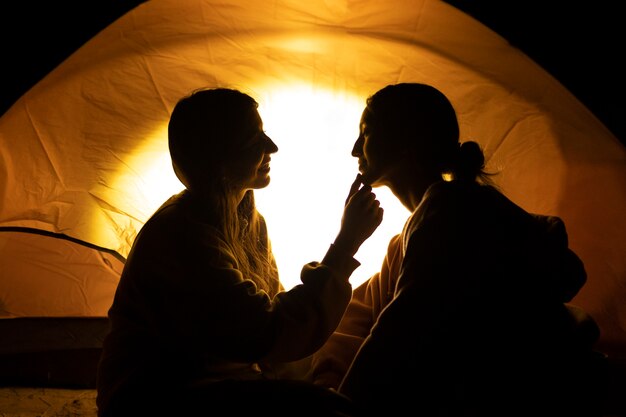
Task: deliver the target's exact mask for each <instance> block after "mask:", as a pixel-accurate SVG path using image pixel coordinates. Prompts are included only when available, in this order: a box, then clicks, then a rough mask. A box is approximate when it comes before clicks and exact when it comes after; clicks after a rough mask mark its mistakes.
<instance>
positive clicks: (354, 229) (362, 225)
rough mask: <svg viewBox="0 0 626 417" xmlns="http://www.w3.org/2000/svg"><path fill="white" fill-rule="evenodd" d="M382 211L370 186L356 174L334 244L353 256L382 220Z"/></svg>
mask: <svg viewBox="0 0 626 417" xmlns="http://www.w3.org/2000/svg"><path fill="white" fill-rule="evenodd" d="M383 212H384V210H383V208H382V207H380V202H379V201H378V200H377V199H376V194H374V193H373V192H372V187H371V186H369V185H367V184H363V183H362V182H361V175H360V174H359V175H357V176H356V179H355V180H354V182H353V183H352V185H351V186H350V191H349V193H348V197H347V198H346V203H345V207H344V210H343V217H342V218H341V228H340V230H339V233H338V234H337V238H336V239H335V242H334V245H335V246H337V247H338V248H340V249H341V250H343V251H345V252H347V253H349V254H350V255H352V256H354V254H356V252H357V251H358V250H359V247H360V246H361V244H363V242H365V241H366V240H367V238H369V237H370V236H371V235H372V233H374V231H375V230H376V229H377V228H378V226H379V225H380V223H381V222H382V221H383Z"/></svg>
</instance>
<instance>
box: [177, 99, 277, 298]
mask: <svg viewBox="0 0 626 417" xmlns="http://www.w3.org/2000/svg"><path fill="white" fill-rule="evenodd" d="M257 107H258V103H257V102H256V100H254V99H253V98H252V97H251V96H249V95H247V94H245V93H243V92H241V91H238V90H235V89H229V88H212V89H200V90H195V91H194V92H192V93H191V94H190V95H188V96H186V97H183V98H182V99H181V100H179V101H178V103H177V104H176V106H175V107H174V110H173V111H172V115H171V116H170V122H169V125H168V144H169V150H170V156H171V159H172V166H173V168H174V172H175V173H176V176H177V177H178V178H179V180H180V181H181V182H182V183H183V184H184V185H185V187H186V188H187V189H188V190H189V192H191V193H192V194H202V196H203V198H204V199H205V200H208V201H210V203H211V206H212V207H211V210H212V211H213V212H214V213H213V214H214V217H215V218H216V219H217V222H218V224H217V227H218V228H219V230H220V231H221V233H222V234H223V238H224V240H225V241H226V242H227V244H228V245H229V246H230V249H231V250H232V252H233V254H234V255H235V257H236V259H237V262H238V268H239V270H240V271H241V272H242V274H243V276H244V278H248V279H250V280H252V281H254V282H255V283H256V284H257V286H258V287H259V288H261V289H263V290H265V291H267V292H268V293H269V294H270V295H274V294H275V293H276V292H277V291H278V289H279V288H280V284H279V282H278V272H277V268H276V264H275V261H274V257H273V254H272V250H271V245H270V242H269V238H268V235H267V230H266V225H265V220H264V219H263V216H261V214H260V213H259V212H258V211H257V209H256V204H255V200H254V193H253V191H252V190H249V191H248V192H246V194H245V196H244V198H243V199H242V201H241V202H239V201H238V198H237V196H236V195H235V194H234V193H233V192H232V191H231V189H232V188H231V187H232V185H233V184H232V183H230V178H228V177H227V176H226V175H224V172H225V171H224V169H225V167H226V166H228V164H230V162H231V161H233V160H234V159H236V158H237V157H238V156H239V150H240V149H241V146H242V143H243V141H244V140H245V132H246V130H245V129H246V126H245V123H244V121H245V120H246V119H245V117H246V116H247V115H248V114H249V112H250V111H251V110H254V109H256V108H257Z"/></svg>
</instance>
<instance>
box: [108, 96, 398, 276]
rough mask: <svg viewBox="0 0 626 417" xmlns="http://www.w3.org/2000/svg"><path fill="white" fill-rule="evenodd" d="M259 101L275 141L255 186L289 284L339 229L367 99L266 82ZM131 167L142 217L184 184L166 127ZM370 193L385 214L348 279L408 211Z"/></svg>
mask: <svg viewBox="0 0 626 417" xmlns="http://www.w3.org/2000/svg"><path fill="white" fill-rule="evenodd" d="M257 99H258V100H259V103H260V107H259V112H260V113H261V116H262V118H263V121H264V127H265V130H266V132H267V133H268V135H269V136H270V137H272V139H273V140H274V142H276V144H277V145H278V147H279V151H278V153H276V154H275V155H274V156H273V158H272V165H271V178H272V181H271V184H270V186H269V187H267V188H266V189H263V190H258V191H257V192H256V196H257V205H258V207H259V210H260V211H261V213H262V214H263V215H264V216H265V218H266V220H267V222H268V227H269V232H270V237H271V239H272V245H273V249H274V253H275V255H276V258H277V262H278V267H279V271H280V275H281V280H282V281H283V284H284V285H285V287H286V288H291V287H293V286H294V285H296V284H298V283H299V282H300V270H301V269H302V266H303V265H304V264H305V263H307V262H311V261H316V260H320V259H321V258H322V257H323V256H324V253H325V252H326V250H327V248H328V245H330V243H331V242H332V241H333V240H334V238H335V235H336V234H337V232H338V231H339V225H340V220H341V215H342V211H343V204H344V201H345V198H346V195H347V192H348V189H349V188H350V184H351V183H352V181H353V179H354V176H355V175H356V173H357V162H356V159H355V158H353V157H352V156H351V155H350V151H351V150H352V146H353V144H354V141H355V140H356V137H357V135H358V121H359V117H360V114H361V111H362V109H363V103H364V99H362V98H361V97H356V96H350V95H345V94H338V93H333V92H331V91H326V90H320V89H314V88H313V87H312V86H307V85H305V84H301V85H298V86H291V87H289V88H282V89H281V88H271V89H268V90H267V93H265V94H263V93H261V96H260V97H257ZM130 166H132V167H134V168H135V170H136V172H139V173H140V174H141V176H140V178H141V180H140V181H138V180H137V179H135V180H134V182H135V183H134V184H132V187H133V188H134V189H135V190H136V193H135V194H134V198H135V202H134V204H133V206H134V207H135V208H136V211H137V213H135V214H136V215H137V216H138V217H139V218H141V219H142V220H143V221H145V220H146V219H147V218H148V217H149V215H150V214H151V213H152V212H154V210H156V209H157V208H158V207H159V205H160V204H161V203H162V202H163V201H165V200H166V199H167V198H168V197H169V196H170V195H172V194H174V193H177V192H179V191H180V190H182V188H183V186H182V184H181V183H180V182H179V181H178V179H177V178H176V176H175V175H174V172H173V170H172V167H171V162H170V158H169V153H168V150H167V131H166V127H165V126H163V127H162V129H161V130H158V131H156V132H155V134H154V135H153V136H152V137H151V138H149V139H148V140H146V141H145V143H144V145H143V146H142V147H141V148H138V149H137V151H136V153H135V155H134V156H133V159H132V160H131V161H130ZM135 178H136V177H135ZM129 181H130V179H129V178H118V180H117V181H116V183H115V184H114V185H113V188H122V189H128V188H129V187H130V186H131V184H129ZM375 192H376V194H377V196H378V197H379V199H380V201H381V205H382V206H383V208H384V209H385V217H384V220H383V224H382V225H381V226H380V227H379V229H378V230H377V231H376V232H375V234H374V235H373V236H372V237H371V238H370V239H369V240H368V241H367V242H366V243H365V244H364V245H363V246H362V247H361V250H360V251H359V253H357V256H356V258H357V259H358V260H359V261H360V262H361V266H360V267H359V268H358V269H357V270H356V271H355V272H354V274H353V276H352V279H351V282H352V284H353V285H358V284H360V283H361V282H363V281H365V280H366V279H367V278H368V277H369V276H370V275H372V274H373V273H375V272H377V271H378V269H379V268H380V264H381V262H382V259H383V257H384V254H385V251H386V248H387V244H388V241H389V239H390V238H391V236H393V235H394V234H396V233H399V232H400V230H401V229H402V225H403V223H404V220H405V219H406V217H407V216H408V211H407V210H406V209H405V208H404V207H403V206H402V205H400V204H399V202H398V201H397V200H396V199H395V197H394V196H393V195H392V194H391V192H390V191H389V190H388V189H386V188H381V189H377V190H375Z"/></svg>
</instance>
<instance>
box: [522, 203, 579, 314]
mask: <svg viewBox="0 0 626 417" xmlns="http://www.w3.org/2000/svg"><path fill="white" fill-rule="evenodd" d="M533 217H534V218H535V219H536V220H537V221H538V222H539V224H540V225H542V229H543V231H544V232H545V233H547V237H546V239H545V243H544V244H545V245H546V246H548V250H547V251H546V252H547V253H549V254H550V259H549V260H547V261H546V262H545V263H546V265H548V268H549V269H548V271H549V272H548V274H549V278H550V281H551V284H552V285H553V291H554V293H555V294H556V297H558V299H559V301H561V302H570V301H572V299H573V298H574V297H575V296H576V294H578V292H579V291H580V290H581V288H582V287H583V286H584V285H585V283H586V282H587V272H586V270H585V266H584V264H583V262H582V260H581V259H580V258H579V257H578V255H576V253H574V251H572V250H571V249H570V248H569V243H568V236H567V231H566V229H565V223H564V222H563V220H562V219H561V218H559V217H556V216H543V215H538V214H535V215H533Z"/></svg>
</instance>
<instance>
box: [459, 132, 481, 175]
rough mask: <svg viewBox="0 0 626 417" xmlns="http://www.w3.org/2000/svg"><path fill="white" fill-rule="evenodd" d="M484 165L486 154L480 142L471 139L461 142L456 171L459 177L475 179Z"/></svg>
mask: <svg viewBox="0 0 626 417" xmlns="http://www.w3.org/2000/svg"><path fill="white" fill-rule="evenodd" d="M484 166H485V155H484V154H483V151H482V149H480V145H478V143H476V142H474V141H471V140H470V141H467V142H463V143H461V144H460V146H459V159H458V165H457V172H456V176H457V177H458V179H467V180H474V179H475V178H476V176H477V175H478V174H479V173H480V172H481V170H482V169H483V168H484Z"/></svg>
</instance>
